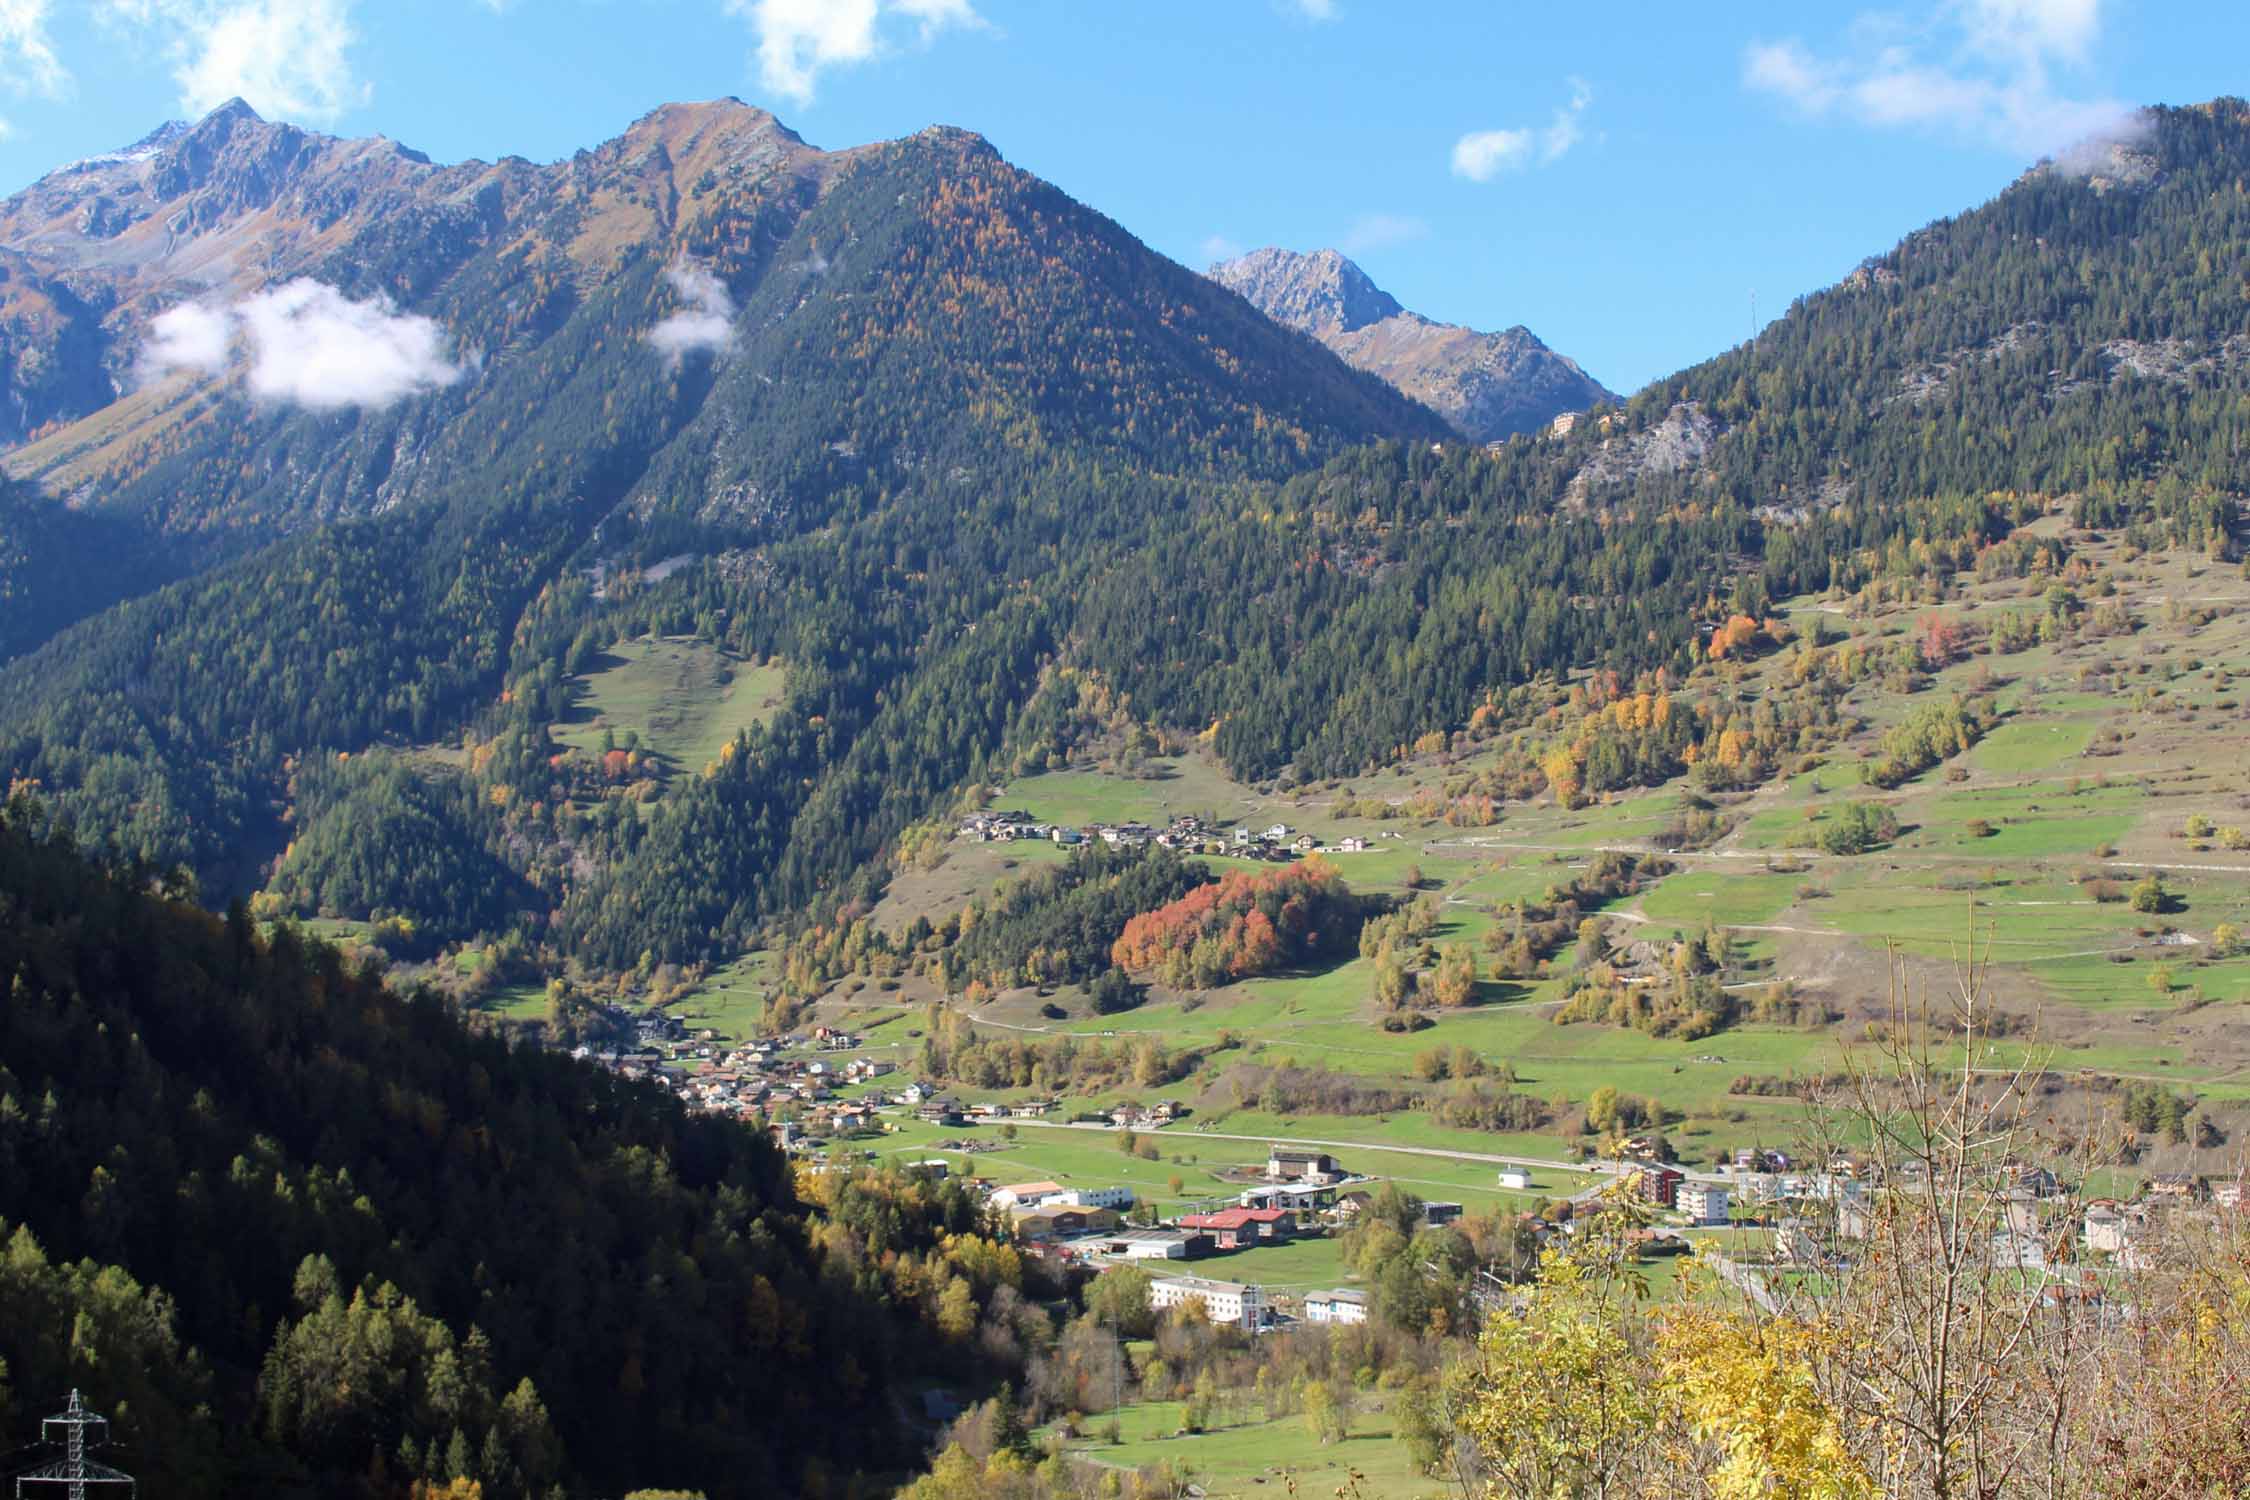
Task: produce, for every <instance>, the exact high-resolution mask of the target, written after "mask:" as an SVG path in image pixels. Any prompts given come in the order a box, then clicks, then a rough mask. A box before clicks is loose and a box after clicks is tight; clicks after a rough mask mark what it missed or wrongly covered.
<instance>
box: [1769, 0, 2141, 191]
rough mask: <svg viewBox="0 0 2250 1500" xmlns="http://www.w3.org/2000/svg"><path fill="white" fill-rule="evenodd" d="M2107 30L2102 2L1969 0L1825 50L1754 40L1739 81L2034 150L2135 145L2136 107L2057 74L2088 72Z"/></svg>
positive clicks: (1883, 125)
mask: <svg viewBox="0 0 2250 1500" xmlns="http://www.w3.org/2000/svg"><path fill="white" fill-rule="evenodd" d="M2101 30H2102V0H1963V3H1961V4H1958V5H1948V6H1944V7H1941V8H1940V9H1938V10H1936V11H1934V12H1932V13H1931V14H1930V15H1929V17H1928V18H1927V19H1925V20H1922V21H1919V22H1916V21H1912V20H1908V19H1904V18H1901V17H1899V16H1896V15H1892V14H1889V13H1870V14H1867V15H1862V16H1860V17H1859V18H1858V19H1857V20H1855V21H1854V22H1853V23H1852V25H1851V27H1850V28H1849V29H1848V31H1847V33H1846V36H1845V38H1844V40H1843V42H1842V44H1841V45H1839V46H1837V47H1835V48H1832V49H1828V50H1825V51H1816V50H1814V49H1813V48H1811V47H1809V46H1807V45H1806V44H1805V43H1804V42H1803V41H1802V40H1800V39H1799V38H1797V37H1785V38H1782V39H1781V40H1779V41H1757V42H1753V43H1751V44H1750V45H1749V46H1748V47H1747V48H1745V49H1744V50H1743V54H1742V82H1743V86H1744V87H1745V88H1748V89H1750V90H1751V91H1752V92H1755V93H1761V94H1767V95H1770V96H1772V97H1773V98H1775V99H1778V100H1780V101H1782V102H1783V103H1784V104H1786V105H1788V106H1789V107H1790V108H1791V109H1792V110H1793V111H1795V112H1796V113H1798V114H1800V115H1803V116H1805V117H1807V118H1811V119H1830V118H1840V119H1846V120H1852V121H1856V122H1857V123H1859V124H1862V125H1867V126H1872V127H1875V128H1877V129H1931V130H1942V131H1951V132H1953V133H1955V134H1957V135H1960V136H1963V137H1966V138H1968V139H1970V140H1974V141H1978V142H1981V143H1983V144H1986V145H1990V146H1993V147H1995V148H1997V149H1999V150H2003V151H2011V152H2016V153H2019V154H2022V155H2027V156H2032V155H2042V154H2045V153H2048V152H2054V151H2059V150H2062V149H2064V148H2067V147H2071V146H2073V145H2074V144H2076V143H2079V142H2083V141H2088V140H2091V141H2094V142H2097V143H2100V144H2108V143H2112V142H2129V141H2130V140H2131V139H2133V138H2134V137H2135V136H2136V134H2137V133H2138V131H2139V128H2140V127H2139V125H2138V114H2137V112H2136V111H2135V110H2133V109H2131V108H2129V107H2128V106H2127V105H2125V104H2123V103H2122V102H2120V101H2118V100H2115V99H2111V98H2105V97H2100V96H2093V95H2086V94H2082V93H2080V92H2079V91H2078V90H2077V89H2075V88H2072V87H2070V86H2069V85H2068V84H2067V83H2066V82H2064V81H2061V79H2060V77H2059V75H2065V74H2068V73H2070V72H2072V71H2074V70H2078V69H2082V68H2083V67H2085V65H2086V64H2087V62H2088V60H2089V59H2090V57H2091V56H2092V54H2093V49H2094V47H2095V44H2096V43H2097V42H2098V41H2099V40H2100V36H2101Z"/></svg>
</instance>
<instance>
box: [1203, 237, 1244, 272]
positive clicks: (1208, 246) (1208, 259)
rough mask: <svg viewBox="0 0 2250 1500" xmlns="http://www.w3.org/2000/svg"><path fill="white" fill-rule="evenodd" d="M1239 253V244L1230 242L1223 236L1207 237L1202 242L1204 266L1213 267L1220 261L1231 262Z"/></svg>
mask: <svg viewBox="0 0 2250 1500" xmlns="http://www.w3.org/2000/svg"><path fill="white" fill-rule="evenodd" d="M1241 253H1242V245H1241V242H1240V241H1238V240H1231V239H1229V238H1227V237H1226V236H1225V235H1223V234H1214V235H1209V236H1207V237H1206V238H1205V239H1204V241H1203V260H1204V263H1205V264H1206V265H1214V266H1215V265H1217V264H1218V263H1219V262H1220V261H1222V260H1233V259H1234V258H1235V257H1236V256H1238V255H1240V254H1241Z"/></svg>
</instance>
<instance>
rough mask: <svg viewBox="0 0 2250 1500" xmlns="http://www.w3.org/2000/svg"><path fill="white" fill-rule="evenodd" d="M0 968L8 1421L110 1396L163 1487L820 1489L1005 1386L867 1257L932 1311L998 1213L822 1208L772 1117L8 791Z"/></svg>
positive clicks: (134, 1460) (919, 1194)
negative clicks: (691, 1087) (431, 981)
mask: <svg viewBox="0 0 2250 1500" xmlns="http://www.w3.org/2000/svg"><path fill="white" fill-rule="evenodd" d="M0 975H4V976H5V983H6V984H7V986H8V990H9V993H8V1003H7V1004H6V1006H4V1007H0V1239H4V1240H5V1249H0V1359H4V1360H5V1361H6V1365H5V1368H6V1372H7V1377H8V1378H7V1381H6V1382H5V1383H0V1422H4V1423H5V1425H6V1426H7V1428H8V1430H10V1431H21V1430H22V1429H23V1427H24V1425H25V1424H26V1423H27V1422H29V1421H33V1420H35V1419H36V1418H38V1417H39V1416H42V1415H45V1414H46V1412H45V1407H44V1403H45V1402H46V1400H47V1398H48V1394H49V1393H50V1392H56V1391H61V1390H64V1389H67V1388H69V1387H70V1386H72V1385H73V1384H80V1383H89V1382H98V1385H99V1387H100V1388H101V1389H103V1390H105V1391H107V1392H109V1393H111V1395H110V1400H111V1402H112V1403H113V1410H112V1414H113V1415H114V1416H116V1417H117V1419H118V1422H119V1433H118V1435H119V1436H120V1437H121V1438H122V1439H123V1440H124V1441H125V1442H126V1443H127V1444H128V1445H129V1452H128V1453H127V1454H126V1455H125V1458H126V1466H127V1467H129V1468H131V1469H132V1470H133V1471H135V1472H136V1474H137V1476H138V1478H139V1479H140V1481H141V1483H142V1484H143V1486H145V1487H146V1489H147V1491H148V1492H149V1493H162V1494H222V1493H249V1492H256V1493H260V1494H304V1495H313V1494H318V1495H338V1494H350V1493H367V1494H402V1493H404V1492H405V1489H406V1486H407V1485H408V1484H409V1482H411V1481H412V1480H414V1479H415V1478H417V1477H421V1476H428V1477H431V1478H433V1479H435V1480H436V1481H438V1482H439V1483H440V1484H442V1483H443V1482H444V1481H446V1480H448V1479H451V1478H455V1477H467V1478H473V1479H478V1480H481V1482H482V1483H483V1485H484V1490H483V1493H485V1494H486V1495H497V1496H518V1495H522V1496H532V1495H544V1494H547V1493H549V1490H550V1486H553V1485H556V1484H567V1486H568V1487H569V1490H570V1492H572V1493H602V1494H616V1493H620V1492H622V1491H624V1490H628V1489H633V1488H636V1487H639V1486H645V1485H652V1484H654V1485H678V1486H682V1487H693V1488H698V1489H704V1490H707V1491H708V1492H709V1493H710V1494H712V1495H714V1496H718V1495H746V1496H747V1495H770V1494H782V1493H811V1492H815V1491H816V1490H817V1489H818V1487H819V1486H820V1484H822V1483H823V1482H825V1481H824V1480H823V1478H822V1476H827V1478H828V1480H831V1481H832V1480H836V1479H840V1478H841V1476H845V1475H848V1474H850V1473H853V1472H855V1471H869V1470H880V1469H883V1468H886V1467H889V1466H894V1465H897V1466H904V1465H907V1464H910V1463H911V1462H913V1460H914V1458H915V1454H914V1452H913V1450H912V1446H911V1440H910V1435H909V1429H908V1428H907V1426H906V1425H905V1424H904V1423H903V1422H902V1421H901V1418H900V1412H899V1406H898V1403H899V1400H900V1396H901V1391H900V1388H899V1386H898V1384H897V1382H898V1381H899V1380H900V1379H901V1378H902V1377H903V1376H905V1375H907V1374H909V1373H911V1372H914V1371H917V1370H919V1371H925V1372H930V1373H935V1374H942V1375H949V1376H951V1377H954V1378H962V1379H969V1378H973V1377H974V1375H975V1373H976V1372H977V1371H979V1370H981V1369H983V1368H984V1367H985V1366H984V1361H985V1359H986V1358H987V1357H988V1356H986V1355H979V1354H975V1353H971V1352H967V1351H963V1350H954V1351H951V1352H947V1351H945V1350H944V1349H943V1348H942V1347H941V1346H942V1345H943V1343H944V1340H943V1339H940V1338H935V1337H934V1336H933V1334H932V1330H931V1328H930V1326H929V1324H928V1323H926V1322H925V1321H924V1311H925V1310H924V1306H923V1302H922V1300H921V1298H922V1295H923V1292H924V1290H925V1288H924V1287H922V1286H921V1285H920V1283H919V1282H918V1281H917V1280H916V1279H915V1276H914V1275H910V1276H909V1277H908V1279H907V1280H906V1281H904V1282H894V1281H893V1280H892V1279H891V1278H890V1277H889V1276H888V1275H887V1274H886V1273H884V1272H883V1271H881V1270H879V1269H878V1268H877V1266H876V1265H875V1264H874V1262H873V1260H872V1259H871V1257H877V1256H890V1257H893V1260H892V1262H891V1263H892V1264H893V1265H895V1264H896V1260H895V1257H896V1256H898V1255H901V1254H903V1255H906V1256H908V1257H909V1260H910V1263H916V1264H918V1263H919V1261H920V1258H921V1257H923V1256H925V1255H926V1256H928V1257H930V1260H929V1264H930V1267H931V1270H932V1272H933V1274H934V1275H935V1277H936V1281H935V1282H933V1283H932V1284H931V1285H930V1286H928V1287H927V1288H926V1290H927V1291H928V1292H929V1295H930V1296H931V1297H932V1298H933V1299H934V1297H935V1295H936V1293H937V1291H938V1290H940V1289H941V1288H942V1284H943V1283H944V1281H945V1280H947V1279H948V1278H949V1277H950V1275H951V1273H950V1272H946V1271H944V1270H943V1269H942V1268H943V1266H944V1265H945V1264H946V1263H947V1262H946V1261H945V1258H944V1255H943V1254H942V1253H941V1252H940V1250H939V1238H940V1236H942V1235H953V1234H961V1233H963V1232H965V1231H971V1230H974V1229H976V1228H978V1227H979V1220H978V1218H977V1216H976V1213H975V1212H974V1210H973V1209H972V1207H971V1205H970V1203H969V1201H968V1200H967V1199H966V1198H964V1197H963V1196H962V1195H961V1194H960V1192H959V1191H958V1190H957V1189H955V1190H950V1191H939V1190H934V1189H928V1188H926V1187H921V1186H915V1185H911V1184H907V1183H903V1182H899V1181H895V1180H891V1181H883V1180H876V1179H869V1180H867V1181H864V1182H861V1183H859V1184H857V1185H856V1186H854V1187H853V1188H851V1189H849V1190H842V1189H837V1190H831V1191H830V1193H829V1199H830V1201H829V1205H828V1210H827V1211H826V1212H824V1213H820V1214H816V1213H814V1212H813V1211H812V1210H810V1209H808V1208H807V1207H806V1206H805V1205H804V1204H802V1203H800V1202H799V1201H798V1199H797V1196H796V1192H795V1190H794V1188H793V1187H792V1185H791V1182H790V1178H789V1175H788V1169H787V1166H786V1164H785V1163H784V1161H783V1159H782V1157H781V1155H780V1153H779V1152H778V1151H776V1150H774V1149H773V1148H772V1147H771V1146H770V1145H769V1144H768V1143H767V1141H766V1140H765V1138H764V1136H763V1135H762V1134H761V1133H757V1132H755V1131H753V1130H751V1129H749V1128H747V1127H745V1126H743V1125H740V1124H737V1123H734V1122H729V1121H720V1120H717V1119H713V1118H710V1117H703V1116H689V1115H687V1114H686V1113H685V1112H684V1111H683V1110H682V1108H681V1107H680V1105H679V1104H678V1103H677V1102H676V1101H675V1100H674V1099H672V1098H671V1097H670V1096H669V1095H668V1094H666V1093H664V1092H663V1091H661V1090H658V1089H656V1088H654V1087H652V1086H643V1085H641V1084H637V1083H630V1082H627V1081H624V1080H622V1079H620V1078H617V1077H616V1076H614V1075H612V1074H608V1073H605V1072H602V1071H600V1070H598V1069H596V1068H594V1067H591V1066H588V1065H582V1064H578V1063H574V1062H572V1061H570V1060H568V1059H566V1058H563V1057H561V1056H560V1055H557V1054H552V1053H545V1052H541V1051H540V1050H538V1049H536V1048H528V1047H523V1048H518V1047H511V1046H510V1045H508V1044H507V1043H506V1042H503V1041H501V1040H499V1039H496V1038H494V1037H491V1036H480V1035H475V1034H472V1033H470V1032H469V1031H467V1030H466V1029H464V1027H463V1025H462V1023H461V1022H460V1021H459V1020H458V1019H456V1018H455V1016H454V1015H453V1014H452V1013H451V1011H450V1010H449V1008H448V1007H447V1006H446V1005H444V1004H443V1003H442V1002H440V1001H438V1000H435V999H431V998H409V997H405V996H401V995H399V994H397V993H394V992H393V991H392V990H390V989H389V988H387V987H386V986H385V985H384V984H383V982H382V981H381V980H380V979H379V978H377V977H373V976H369V975H362V974H359V973H357V972H355V971H354V970H352V969H351V968H349V967H347V966H346V965H345V963H344V962H343V961H342V960H341V958H340V957H339V955H338V954H337V952H336V951H335V950H333V949H330V948H326V947H323V946H320V945H317V944H309V943H307V942H305V941H304V940H302V939H299V938H298V937H296V936H295V935H294V934H293V933H291V932H289V931H286V930H284V931H282V932H280V933H278V934H276V935H275V936H273V937H272V938H270V939H268V938H265V937H261V936H259V935H258V933H257V931H256V930H255V928H254V927H253V925H252V924H251V923H249V922H248V921H247V920H246V919H244V918H243V916H242V914H241V913H240V912H239V910H238V911H237V912H235V913H234V914H233V915H231V916H229V917H226V918H216V917H212V916H209V915H206V914H204V913H202V912H200V911H197V910H195V909H193V908H191V907H188V906H184V905H181V904H179V903H177V902H175V901H170V900H166V899H164V898H162V897H161V896H158V895H156V894H153V893H151V892H150V891H149V890H148V889H147V888H146V886H145V883H144V882H142V881H140V880H137V879H135V878H133V877H131V876H120V875H112V874H110V873H108V872H105V871H103V870H101V869H99V868H96V867H94V866H93V865H90V864H89V863H87V862H86V861H85V860H83V859H82V858H81V857H80V856H79V855H78V854H77V853H76V852H74V851H73V850H72V849H71V848H70V847H69V846H68V845H67V844H64V843H61V842H57V841H54V840H49V839H45V838H42V837H40V836H38V835H36V834H34V833H33V832H32V831H31V830H30V829H29V827H28V826H27V824H26V821H25V818H24V809H23V808H22V807H20V806H16V807H12V808H10V809H9V810H8V811H7V813H6V814H5V815H4V816H0ZM962 1248H963V1251H964V1253H966V1252H967V1251H968V1250H973V1249H974V1248H975V1245H974V1242H971V1241H964V1242H962ZM916 1274H918V1273H916ZM995 1285H996V1283H994V1282H992V1281H991V1280H990V1279H989V1278H988V1279H986V1280H985V1281H982V1282H980V1283H979V1284H978V1286H977V1288H976V1300H972V1301H971V1302H969V1303H968V1304H966V1305H967V1306H968V1307H970V1308H971V1309H972V1316H973V1310H974V1309H975V1308H976V1306H977V1305H978V1302H979V1301H982V1300H985V1299H988V1298H989V1297H990V1295H991V1294H992V1293H993V1290H994V1287H995ZM1003 1300H1005V1299H1003ZM1003 1342H1004V1340H1003ZM987 1347H988V1348H989V1347H992V1346H990V1345H989V1344H988V1346H987ZM11 1391H12V1393H13V1395H14V1404H13V1405H11V1401H10V1393H11Z"/></svg>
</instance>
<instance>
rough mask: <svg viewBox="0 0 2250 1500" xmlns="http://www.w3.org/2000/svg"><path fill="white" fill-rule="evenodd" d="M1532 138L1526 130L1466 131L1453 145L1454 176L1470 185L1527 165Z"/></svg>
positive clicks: (1487, 180)
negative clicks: (1466, 179)
mask: <svg viewBox="0 0 2250 1500" xmlns="http://www.w3.org/2000/svg"><path fill="white" fill-rule="evenodd" d="M1532 135H1533V133H1532V132H1531V131H1529V130H1473V131H1471V132H1469V134H1467V135H1465V136H1463V137H1461V139H1459V140H1457V141H1455V142H1454V143H1453V175H1454V176H1456V177H1466V178H1468V179H1469V181H1471V182H1490V181H1491V180H1492V179H1493V178H1495V177H1497V176H1499V175H1500V174H1501V173H1502V172H1513V171H1515V170H1517V169H1518V168H1520V167H1523V166H1527V165H1529V164H1530V161H1531V153H1532V147H1533V140H1532Z"/></svg>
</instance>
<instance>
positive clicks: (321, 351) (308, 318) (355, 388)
mask: <svg viewBox="0 0 2250 1500" xmlns="http://www.w3.org/2000/svg"><path fill="white" fill-rule="evenodd" d="M237 315H238V316H239V317H240V318H241V319H242V326H243V328H244V329H245V331H247V332H248V334H249V336H250V346H251V360H250V389H251V391H252V392H253V393H254V394H256V395H260V396H265V397H270V398H272V399H275V400H280V401H288V402H292V403H294V404H296V405H298V406H309V407H311V408H313V409H314V410H316V411H326V410H332V409H334V408H336V407H341V406H375V407H382V406H389V405H390V404H391V403H392V402H394V401H398V400H400V399H402V398H404V397H407V396H412V395H417V394H420V393H421V392H423V391H429V390H436V389H437V388H439V387H441V386H448V385H451V384H453V382H455V381H456V380H459V379H460V378H461V369H460V367H459V366H458V365H455V364H453V363H451V362H450V361H449V360H447V359H446V357H445V332H444V330H443V329H441V328H439V327H438V325H437V323H436V321H435V320H433V319H430V318H425V317H421V316H418V315H416V314H413V313H401V312H398V311H396V310H395V309H394V308H393V306H392V304H391V301H390V299H389V298H387V297H372V298H369V299H368V300H367V301H365V302H354V301H352V300H351V299H350V298H348V297H346V296H345V295H344V294H343V293H342V292H339V291H337V290H336V289H335V288H334V287H332V286H326V285H323V284H322V283H320V282H317V281H313V280H310V279H307V278H305V277H299V278H298V279H296V280H295V281H290V282H285V283H283V284H282V285H281V286H278V287H275V288H274V289H272V290H271V291H266V292H260V293H259V294H258V295H257V296H255V297H252V298H250V299H249V300H247V301H245V302H243V303H242V304H241V305H240V307H239V308H238V309H237Z"/></svg>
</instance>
